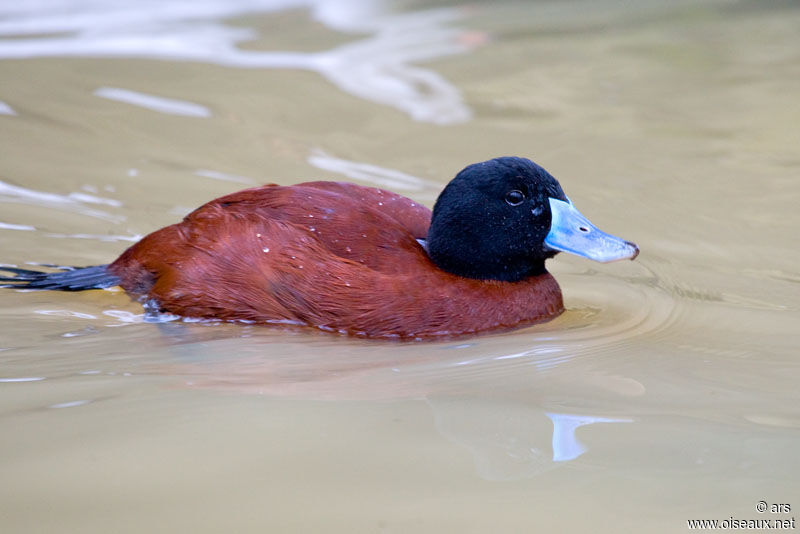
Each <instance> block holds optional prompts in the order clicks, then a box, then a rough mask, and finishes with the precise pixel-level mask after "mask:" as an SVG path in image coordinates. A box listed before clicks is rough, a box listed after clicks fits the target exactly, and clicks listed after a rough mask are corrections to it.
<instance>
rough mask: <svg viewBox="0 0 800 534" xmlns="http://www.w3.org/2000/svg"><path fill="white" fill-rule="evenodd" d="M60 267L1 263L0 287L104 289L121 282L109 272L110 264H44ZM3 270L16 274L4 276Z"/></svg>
mask: <svg viewBox="0 0 800 534" xmlns="http://www.w3.org/2000/svg"><path fill="white" fill-rule="evenodd" d="M42 266H43V267H52V268H55V269H59V270H58V271H55V272H47V271H35V270H33V269H20V268H19V267H5V266H2V265H0V287H15V288H19V289H51V290H57V291H83V290H84V289H103V288H106V287H112V286H115V285H117V284H119V278H118V277H117V276H114V275H113V274H111V273H109V272H108V265H94V266H92V267H63V266H58V265H42ZM2 271H5V272H6V273H13V274H14V276H2V274H3V273H2Z"/></svg>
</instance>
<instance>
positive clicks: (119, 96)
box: [94, 87, 211, 118]
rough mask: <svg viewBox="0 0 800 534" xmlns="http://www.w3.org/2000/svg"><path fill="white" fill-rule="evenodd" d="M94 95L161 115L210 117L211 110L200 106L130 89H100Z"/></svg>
mask: <svg viewBox="0 0 800 534" xmlns="http://www.w3.org/2000/svg"><path fill="white" fill-rule="evenodd" d="M94 94H95V95H96V96H99V97H101V98H105V99H107V100H115V101H117V102H124V103H126V104H131V105H134V106H139V107H142V108H146V109H149V110H152V111H157V112H159V113H166V114H168V115H182V116H184V117H203V118H205V117H210V116H211V110H210V109H208V108H207V107H205V106H201V105H200V104H195V103H193V102H186V101H185V100H176V99H174V98H164V97H162V96H155V95H148V94H145V93H139V92H136V91H130V90H128V89H119V88H117V87H100V88H99V89H97V90H96V91H95V92H94Z"/></svg>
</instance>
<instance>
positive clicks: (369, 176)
mask: <svg viewBox="0 0 800 534" xmlns="http://www.w3.org/2000/svg"><path fill="white" fill-rule="evenodd" d="M308 162H309V163H310V164H311V165H313V166H314V167H316V168H318V169H322V170H324V171H331V172H335V173H338V174H342V175H344V176H347V177H348V178H352V179H353V180H362V181H366V182H370V183H372V184H376V185H378V186H380V187H385V188H387V189H400V190H403V191H422V190H423V189H425V188H426V187H435V186H434V185H433V184H428V183H427V182H425V180H423V179H421V178H417V177H416V176H412V175H410V174H405V173H403V172H400V171H396V170H393V169H387V168H385V167H379V166H377V165H370V164H369V163H360V162H358V161H350V160H346V159H339V158H335V157H333V156H330V155H328V154H327V153H325V152H323V151H322V150H315V151H314V152H313V153H312V154H311V155H310V156H309V157H308Z"/></svg>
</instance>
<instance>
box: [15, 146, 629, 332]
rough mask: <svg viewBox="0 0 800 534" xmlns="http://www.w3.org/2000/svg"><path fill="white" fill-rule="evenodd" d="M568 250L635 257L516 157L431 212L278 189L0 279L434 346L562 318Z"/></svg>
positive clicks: (369, 191)
mask: <svg viewBox="0 0 800 534" xmlns="http://www.w3.org/2000/svg"><path fill="white" fill-rule="evenodd" d="M559 252H567V253H571V254H575V255H578V256H582V257H585V258H588V259H591V260H595V261H599V262H610V261H617V260H622V259H631V260H632V259H634V258H636V256H637V255H638V254H639V248H638V246H637V245H636V244H634V243H632V242H630V241H626V240H624V239H621V238H619V237H615V236H613V235H610V234H607V233H605V232H602V231H601V230H599V229H597V228H596V227H595V226H594V225H593V224H592V223H591V222H589V220H588V219H587V218H586V217H584V216H583V215H582V214H581V213H580V212H579V211H578V210H577V209H576V208H575V206H574V205H573V203H572V201H571V200H569V198H568V197H567V196H566V195H565V193H564V191H563V189H562V188H561V185H560V184H559V182H558V181H557V180H556V179H555V178H554V177H553V176H552V175H551V174H550V173H548V172H547V171H546V170H545V169H544V168H543V167H541V166H540V165H538V164H536V163H534V162H533V161H531V160H530V159H527V158H522V157H511V156H507V157H498V158H494V159H491V160H488V161H483V162H480V163H475V164H472V165H469V166H467V167H466V168H464V169H463V170H461V171H460V172H459V173H457V174H456V176H455V177H454V178H453V179H452V180H451V181H450V182H449V183H448V184H447V185H446V186H445V188H444V189H443V190H442V192H441V193H440V194H439V196H438V198H437V200H436V202H435V204H434V207H433V210H431V209H429V208H427V207H426V206H424V205H422V204H420V203H419V202H416V201H414V200H412V199H409V198H406V197H404V196H402V195H399V194H396V193H392V192H390V191H387V190H384V189H379V188H376V187H367V186H362V185H356V184H352V183H345V182H330V181H314V182H304V183H299V184H296V185H287V186H284V185H278V184H267V185H263V186H259V187H254V188H250V189H245V190H243V191H239V192H236V193H232V194H228V195H226V196H223V197H220V198H217V199H215V200H212V201H210V202H208V203H206V204H204V205H203V206H201V207H199V208H197V209H196V210H194V211H193V212H191V213H189V214H188V215H187V216H186V217H185V218H184V219H183V220H182V221H181V222H179V223H177V224H173V225H170V226H167V227H164V228H162V229H160V230H157V231H155V232H153V233H151V234H149V235H147V236H145V237H144V238H142V239H141V240H140V241H138V242H137V243H135V244H134V245H132V246H131V247H130V248H128V249H127V250H125V251H124V252H123V253H122V254H121V255H120V256H119V257H118V258H117V259H116V260H115V261H113V262H111V263H110V264H107V265H94V266H89V267H60V268H59V270H57V271H55V272H51V271H47V272H45V271H41V270H33V269H23V268H18V267H14V266H7V267H0V269H2V270H4V271H5V272H6V273H7V274H6V275H3V276H2V277H0V282H2V287H6V288H18V289H28V290H30V289H34V290H60V291H82V290H89V289H104V288H111V287H114V286H119V287H121V288H122V289H124V290H125V291H126V292H127V293H128V294H129V295H131V296H132V297H133V298H135V299H138V300H139V301H140V302H142V303H143V305H144V307H145V309H146V310H148V311H149V312H154V313H160V314H171V315H176V316H180V317H183V318H196V319H208V320H214V321H238V322H245V323H259V324H274V325H302V326H309V327H315V328H318V329H321V330H325V331H330V332H336V333H339V334H344V335H350V336H357V337H364V338H400V339H407V338H412V339H431V338H442V337H456V336H463V335H469V334H477V333H483V332H489V331H497V330H507V329H513V328H519V327H523V326H528V325H532V324H536V323H542V322H545V321H549V320H551V319H553V318H555V317H557V316H558V315H560V314H561V313H562V312H563V311H564V303H563V298H562V294H561V289H560V287H559V285H558V282H557V281H556V280H555V278H554V277H553V276H552V275H551V274H550V273H549V272H548V271H547V270H546V268H545V261H546V260H548V259H550V258H552V257H553V256H555V255H556V254H558V253H559ZM51 267H53V266H51Z"/></svg>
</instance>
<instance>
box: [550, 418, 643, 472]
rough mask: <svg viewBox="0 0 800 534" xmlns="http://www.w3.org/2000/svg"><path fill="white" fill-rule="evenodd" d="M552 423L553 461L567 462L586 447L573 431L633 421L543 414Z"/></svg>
mask: <svg viewBox="0 0 800 534" xmlns="http://www.w3.org/2000/svg"><path fill="white" fill-rule="evenodd" d="M545 415H546V416H547V417H549V418H550V420H552V421H553V461H554V462H568V461H570V460H574V459H575V458H577V457H578V456H580V455H581V454H583V453H584V452H586V450H587V449H586V445H584V444H583V443H581V442H580V441H578V438H577V437H575V430H577V429H578V427H581V426H584V425H591V424H593V423H631V422H633V419H627V418H624V419H613V418H609V417H593V416H591V415H574V414H566V413H545Z"/></svg>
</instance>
